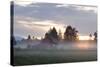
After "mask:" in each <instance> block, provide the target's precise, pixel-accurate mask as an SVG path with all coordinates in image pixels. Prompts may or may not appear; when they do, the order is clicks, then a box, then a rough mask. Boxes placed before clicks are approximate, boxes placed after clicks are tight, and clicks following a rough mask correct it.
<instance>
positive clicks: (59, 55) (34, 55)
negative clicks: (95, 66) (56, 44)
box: [14, 49, 97, 66]
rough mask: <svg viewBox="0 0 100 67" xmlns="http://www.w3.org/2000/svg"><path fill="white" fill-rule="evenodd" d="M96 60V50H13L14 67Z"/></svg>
mask: <svg viewBox="0 0 100 67" xmlns="http://www.w3.org/2000/svg"><path fill="white" fill-rule="evenodd" d="M96 60H97V51H96V50H65V49H14V65H15V66H19V65H20V66H21V65H34V64H52V63H67V62H82V61H96Z"/></svg>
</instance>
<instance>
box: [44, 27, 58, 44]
mask: <svg viewBox="0 0 100 67" xmlns="http://www.w3.org/2000/svg"><path fill="white" fill-rule="evenodd" d="M44 39H46V40H48V41H49V42H51V43H54V44H56V43H57V41H58V35H57V31H56V28H55V27H53V28H52V29H50V30H49V31H48V32H47V33H46V34H45V38H44Z"/></svg>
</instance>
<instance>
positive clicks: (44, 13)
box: [14, 3, 97, 36]
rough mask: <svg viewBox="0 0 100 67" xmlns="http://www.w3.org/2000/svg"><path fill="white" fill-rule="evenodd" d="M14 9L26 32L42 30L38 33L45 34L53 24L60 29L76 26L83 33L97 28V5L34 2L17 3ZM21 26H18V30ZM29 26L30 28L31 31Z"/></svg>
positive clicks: (16, 20) (18, 21)
mask: <svg viewBox="0 0 100 67" xmlns="http://www.w3.org/2000/svg"><path fill="white" fill-rule="evenodd" d="M14 9H15V10H14V18H16V19H15V22H16V23H17V24H18V25H19V24H20V25H24V26H20V25H19V26H20V28H21V29H22V30H23V29H24V31H26V30H27V31H26V33H28V32H31V33H34V32H35V33H34V34H35V35H36V32H40V33H38V35H40V36H43V35H44V33H45V32H46V31H47V30H48V29H50V27H52V26H55V27H56V28H57V26H58V29H59V28H63V27H64V26H66V25H72V26H74V27H76V28H77V29H78V30H79V32H80V33H82V34H89V33H91V32H95V31H96V30H97V7H93V6H82V5H66V4H56V3H32V4H29V5H27V6H20V5H16V4H15V8H14ZM90 24H91V25H90ZM15 26H16V25H15ZM19 26H17V27H19ZM20 28H17V30H18V29H20ZM28 28H30V31H29V30H28ZM22 30H21V31H20V32H22ZM63 31H64V30H63ZM18 32H19V31H17V32H16V33H18ZM20 34H23V33H20ZM23 35H25V34H23ZM38 35H37V36H38Z"/></svg>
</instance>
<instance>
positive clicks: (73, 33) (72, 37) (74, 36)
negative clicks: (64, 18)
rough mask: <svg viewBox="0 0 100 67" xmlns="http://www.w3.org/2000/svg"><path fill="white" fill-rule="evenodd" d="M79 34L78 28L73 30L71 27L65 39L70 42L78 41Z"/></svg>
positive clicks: (68, 27)
mask: <svg viewBox="0 0 100 67" xmlns="http://www.w3.org/2000/svg"><path fill="white" fill-rule="evenodd" d="M77 33H78V31H77V30H76V28H72V26H70V25H69V26H67V28H66V30H65V33H64V39H65V40H68V41H72V40H77V37H78V35H77Z"/></svg>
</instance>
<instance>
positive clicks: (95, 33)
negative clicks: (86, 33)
mask: <svg viewBox="0 0 100 67" xmlns="http://www.w3.org/2000/svg"><path fill="white" fill-rule="evenodd" d="M94 40H97V32H94Z"/></svg>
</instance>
